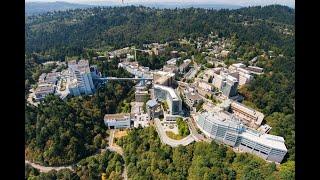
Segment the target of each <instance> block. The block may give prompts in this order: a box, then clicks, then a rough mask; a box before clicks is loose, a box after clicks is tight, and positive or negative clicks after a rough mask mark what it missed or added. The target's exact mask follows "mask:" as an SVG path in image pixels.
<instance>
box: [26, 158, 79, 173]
mask: <svg viewBox="0 0 320 180" xmlns="http://www.w3.org/2000/svg"><path fill="white" fill-rule="evenodd" d="M25 164H29V165H31V166H32V167H34V168H36V169H38V170H39V171H40V172H44V173H47V172H49V171H51V170H56V171H59V170H61V169H70V170H71V171H73V169H72V167H71V165H70V166H59V167H53V166H42V165H40V164H36V163H32V162H30V161H28V160H25Z"/></svg>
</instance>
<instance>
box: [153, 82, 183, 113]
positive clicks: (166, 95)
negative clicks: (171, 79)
mask: <svg viewBox="0 0 320 180" xmlns="http://www.w3.org/2000/svg"><path fill="white" fill-rule="evenodd" d="M154 97H155V98H157V99H158V100H160V101H166V102H167V104H168V106H169V114H171V115H179V114H181V112H182V101H181V98H180V97H179V95H178V94H177V92H176V91H175V90H174V89H172V88H171V87H167V86H162V85H158V84H154Z"/></svg>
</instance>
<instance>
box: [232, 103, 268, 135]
mask: <svg viewBox="0 0 320 180" xmlns="http://www.w3.org/2000/svg"><path fill="white" fill-rule="evenodd" d="M230 109H231V110H232V112H233V114H234V115H235V116H236V117H237V118H239V119H241V120H242V122H243V123H244V124H245V125H246V126H249V127H252V128H255V129H256V128H258V127H259V126H260V125H261V123H262V121H263V118H264V115H263V114H262V113H261V112H259V111H256V110H254V109H252V108H249V107H247V106H245V105H244V104H241V103H238V102H236V101H233V102H232V103H231V104H230Z"/></svg>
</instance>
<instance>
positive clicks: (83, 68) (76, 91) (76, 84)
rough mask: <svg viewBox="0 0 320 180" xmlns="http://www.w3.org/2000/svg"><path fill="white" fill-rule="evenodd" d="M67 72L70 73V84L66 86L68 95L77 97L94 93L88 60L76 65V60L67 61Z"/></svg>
mask: <svg viewBox="0 0 320 180" xmlns="http://www.w3.org/2000/svg"><path fill="white" fill-rule="evenodd" d="M68 70H69V73H70V83H69V84H68V89H69V91H70V94H72V95H74V96H79V95H81V94H86V95H87V94H92V93H93V92H94V89H95V87H94V85H93V81H92V74H91V72H90V68H89V62H88V60H80V61H79V62H78V63H77V61H76V60H73V61H69V62H68Z"/></svg>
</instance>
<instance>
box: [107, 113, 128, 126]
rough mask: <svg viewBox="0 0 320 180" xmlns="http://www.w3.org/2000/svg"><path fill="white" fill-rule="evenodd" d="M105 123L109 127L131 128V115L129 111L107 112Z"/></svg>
mask: <svg viewBox="0 0 320 180" xmlns="http://www.w3.org/2000/svg"><path fill="white" fill-rule="evenodd" d="M104 123H105V125H106V126H107V127H108V128H109V129H122V128H130V125H131V117H130V114H129V113H119V114H106V115H105V116H104Z"/></svg>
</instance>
